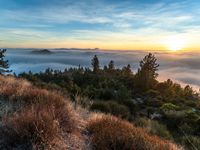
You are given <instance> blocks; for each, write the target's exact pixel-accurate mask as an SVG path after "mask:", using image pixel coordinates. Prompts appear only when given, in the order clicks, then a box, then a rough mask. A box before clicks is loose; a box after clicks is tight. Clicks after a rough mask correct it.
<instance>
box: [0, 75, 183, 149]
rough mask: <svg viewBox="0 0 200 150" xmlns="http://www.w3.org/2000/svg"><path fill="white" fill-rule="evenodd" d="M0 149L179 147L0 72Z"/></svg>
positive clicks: (55, 93) (56, 93) (114, 118)
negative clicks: (3, 75) (74, 105)
mask: <svg viewBox="0 0 200 150" xmlns="http://www.w3.org/2000/svg"><path fill="white" fill-rule="evenodd" d="M0 149H27V150H29V149H59V150H60V149H71V150H77V149H83V150H84V149H86V150H87V149H97V150H103V149H104V150H110V149H115V150H118V149H119V150H129V149H130V150H161V149H162V150H179V149H182V148H180V147H178V146H176V145H175V144H173V143H171V142H169V141H166V140H161V139H160V138H159V137H157V136H152V135H149V134H148V133H147V132H146V131H145V130H144V129H140V128H136V127H134V125H132V124H131V123H129V122H127V121H124V120H121V119H118V118H116V117H113V116H110V115H104V114H97V113H90V112H89V111H87V110H85V109H82V108H80V107H78V108H77V109H76V110H74V109H73V107H72V104H71V103H70V102H69V101H68V99H67V98H65V97H63V96H61V95H60V94H59V93H58V92H52V91H48V90H45V89H39V88H36V87H34V86H32V85H31V84H30V83H29V82H27V81H25V80H22V79H15V78H12V77H2V76H0Z"/></svg>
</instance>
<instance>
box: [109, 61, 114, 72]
mask: <svg viewBox="0 0 200 150" xmlns="http://www.w3.org/2000/svg"><path fill="white" fill-rule="evenodd" d="M108 69H109V70H114V69H115V64H114V61H113V60H111V61H110V62H109V64H108Z"/></svg>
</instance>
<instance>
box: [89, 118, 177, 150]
mask: <svg viewBox="0 0 200 150" xmlns="http://www.w3.org/2000/svg"><path fill="white" fill-rule="evenodd" d="M88 130H89V132H90V133H91V142H92V146H93V148H94V149H96V150H102V149H104V150H161V149H162V150H178V149H179V148H178V147H177V146H176V145H174V144H172V143H170V142H168V141H164V140H161V139H160V138H158V137H157V136H150V135H148V134H147V133H146V132H145V131H144V130H143V129H140V128H136V127H134V126H133V125H132V124H130V123H128V122H126V121H123V120H121V119H117V118H115V117H112V116H102V117H99V118H97V119H93V120H91V121H90V122H89V123H88Z"/></svg>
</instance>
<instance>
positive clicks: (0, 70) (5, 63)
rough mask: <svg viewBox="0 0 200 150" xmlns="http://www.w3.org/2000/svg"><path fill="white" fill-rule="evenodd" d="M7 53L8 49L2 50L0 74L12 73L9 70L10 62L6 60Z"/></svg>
mask: <svg viewBox="0 0 200 150" xmlns="http://www.w3.org/2000/svg"><path fill="white" fill-rule="evenodd" d="M5 52H6V49H3V50H1V49H0V74H4V73H8V72H10V70H8V68H9V64H8V60H5V59H4V58H5Z"/></svg>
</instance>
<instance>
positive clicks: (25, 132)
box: [0, 77, 76, 149]
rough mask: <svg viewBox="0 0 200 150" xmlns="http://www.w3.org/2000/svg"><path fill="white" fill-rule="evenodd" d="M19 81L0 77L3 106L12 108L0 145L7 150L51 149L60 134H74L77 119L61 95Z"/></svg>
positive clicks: (5, 117) (1, 130) (1, 131)
mask: <svg viewBox="0 0 200 150" xmlns="http://www.w3.org/2000/svg"><path fill="white" fill-rule="evenodd" d="M19 81H22V82H21V83H20V82H19ZM19 81H18V80H16V79H14V78H2V77H0V87H2V90H0V95H1V96H2V97H3V100H2V102H4V103H5V104H6V102H8V103H9V105H11V104H12V107H13V109H12V110H11V112H10V113H7V112H6V111H4V112H5V113H4V114H2V116H3V119H2V122H0V125H1V124H2V125H3V127H1V126H0V143H1V140H4V142H3V143H4V145H5V146H11V148H7V149H12V148H16V147H17V146H18V145H27V144H28V145H29V147H36V149H41V148H42V149H43V148H45V147H49V146H51V142H53V141H54V140H55V139H56V138H59V136H62V134H61V133H65V134H66V133H72V132H73V131H75V129H76V126H75V121H76V120H75V116H74V114H73V111H72V110H71V108H70V106H69V105H68V103H67V102H66V101H65V100H64V98H63V97H62V96H61V95H59V94H57V93H55V92H49V91H47V90H44V89H39V88H35V87H33V86H31V85H30V84H27V83H28V82H26V81H23V80H19ZM20 84H21V85H20ZM16 106H17V107H16ZM0 121H1V120H0ZM0 145H3V144H2V143H1V144H0ZM0 149H1V146H0ZM25 149H26V148H25Z"/></svg>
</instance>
